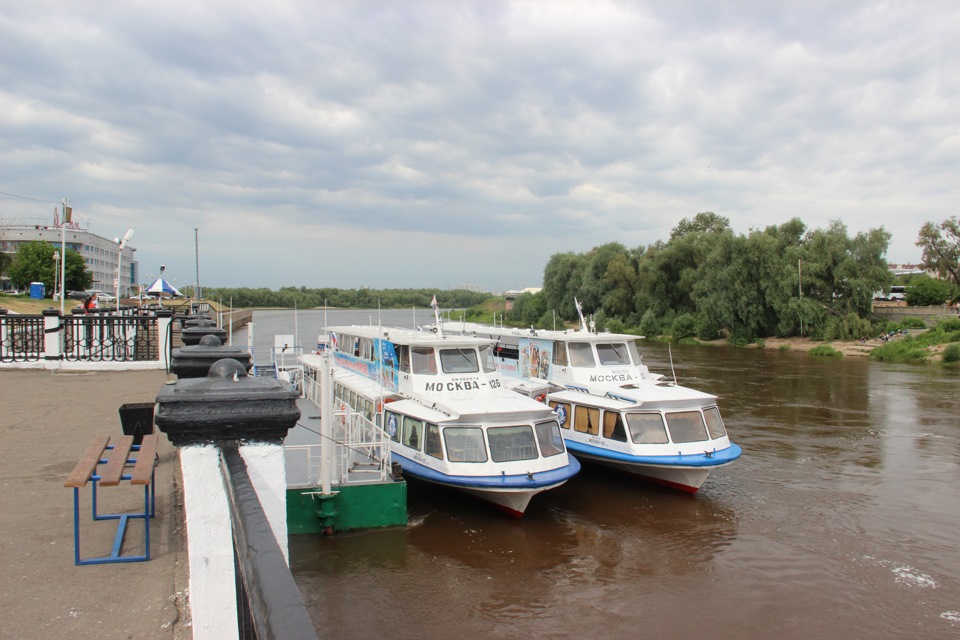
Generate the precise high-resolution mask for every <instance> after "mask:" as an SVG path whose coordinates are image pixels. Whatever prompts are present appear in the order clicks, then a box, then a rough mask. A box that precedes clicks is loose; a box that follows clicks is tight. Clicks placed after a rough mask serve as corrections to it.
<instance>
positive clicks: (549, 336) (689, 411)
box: [443, 305, 741, 493]
mask: <svg viewBox="0 0 960 640" xmlns="http://www.w3.org/2000/svg"><path fill="white" fill-rule="evenodd" d="M578 310H579V305H578ZM580 325H581V326H580V328H579V329H578V330H566V331H549V330H539V329H538V330H533V329H517V328H513V327H496V326H490V325H482V324H475V323H462V322H447V323H445V324H444V325H443V330H444V331H445V332H446V333H448V334H449V333H458V334H460V335H470V336H478V337H486V338H493V339H495V340H497V345H496V358H495V360H496V363H497V366H498V368H499V369H500V371H501V373H503V374H504V375H505V376H507V377H508V379H510V378H512V382H511V383H510V384H511V387H512V388H514V389H515V390H517V391H520V392H522V393H525V394H528V395H530V396H532V397H536V398H538V399H540V400H542V401H544V402H547V403H548V404H549V406H550V407H552V408H553V409H554V410H555V411H556V412H557V415H558V418H559V422H560V426H561V433H562V434H563V438H564V440H565V441H566V443H567V447H568V449H569V450H570V451H571V452H572V453H573V454H574V455H575V456H577V457H580V458H582V459H584V460H589V461H592V462H594V463H597V464H601V465H605V466H608V467H612V468H615V469H619V470H621V471H626V472H628V473H631V474H634V475H638V476H642V477H644V478H647V479H650V480H653V481H655V482H658V483H660V484H663V485H666V486H669V487H672V488H675V489H679V490H681V491H685V492H688V493H696V492H697V491H698V490H699V489H700V487H701V486H702V485H703V483H704V482H705V481H706V479H707V477H708V476H709V475H710V473H711V472H712V471H713V470H715V469H717V468H718V467H721V466H724V465H727V464H730V463H731V462H733V461H734V460H736V459H737V458H739V457H740V455H741V449H740V447H739V446H737V445H736V444H733V443H732V442H731V441H730V438H729V436H728V434H727V431H726V428H725V427H724V424H723V420H722V418H721V417H720V410H719V408H718V406H717V398H716V396H713V395H710V394H708V393H703V392H701V391H697V390H696V389H691V388H688V387H684V386H680V385H678V384H676V382H675V381H673V382H671V381H669V380H667V379H665V378H664V377H663V376H662V375H660V374H655V373H651V372H650V370H649V369H648V368H647V366H646V365H644V364H643V362H642V359H641V357H640V353H639V351H638V350H637V346H636V339H637V336H632V335H628V334H616V333H597V332H596V331H591V330H589V329H588V328H587V324H586V322H585V321H584V318H583V315H582V314H581V315H580Z"/></svg>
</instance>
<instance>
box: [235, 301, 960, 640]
mask: <svg viewBox="0 0 960 640" xmlns="http://www.w3.org/2000/svg"><path fill="white" fill-rule="evenodd" d="M292 319H293V314H292V313H290V312H258V313H257V314H256V315H255V316H254V320H255V322H256V330H255V336H256V343H257V344H264V345H266V344H269V343H271V342H272V336H273V334H275V333H293V328H292V326H291V323H292ZM377 321H378V312H377V311H375V310H374V311H371V312H367V311H364V312H330V313H329V314H328V322H329V323H330V324H348V323H362V324H367V323H368V322H373V323H376V322H377ZM380 321H381V322H382V324H384V325H385V326H388V325H394V326H400V325H402V326H407V327H409V326H411V324H412V322H413V312H412V311H407V312H405V313H403V312H395V311H394V312H389V313H388V312H384V313H383V315H382V316H381V319H380ZM430 321H432V316H431V314H430V313H429V312H422V311H421V312H418V315H417V322H420V323H421V324H422V323H425V322H430ZM296 324H297V326H298V329H299V331H298V333H299V335H300V336H301V340H302V342H303V344H304V345H305V346H307V345H310V344H311V343H312V341H313V340H314V339H315V336H316V334H317V333H319V332H320V330H321V329H322V327H323V312H301V313H299V314H297V323H296ZM238 337H239V339H241V340H245V338H243V337H242V334H241V335H240V336H235V337H234V339H235V343H236V340H237V339H238ZM641 351H642V352H643V354H644V357H645V362H646V363H647V364H648V365H650V367H651V369H652V370H654V371H658V372H662V373H668V372H669V371H670V364H669V356H668V353H667V347H666V345H663V344H659V343H653V342H641ZM672 352H673V353H672V355H673V362H674V366H675V369H676V375H677V378H678V381H679V382H680V383H681V384H685V385H688V386H692V387H695V388H698V389H701V390H703V391H707V392H709V393H713V394H716V395H717V396H719V398H720V408H721V412H722V413H723V416H724V419H725V423H726V426H727V430H728V431H729V433H730V436H731V438H732V439H733V440H734V441H735V442H737V443H738V444H739V445H740V446H742V447H743V451H744V453H743V456H742V458H740V460H738V461H737V462H735V463H734V464H732V465H730V466H728V467H725V468H722V469H720V470H718V471H715V472H714V473H713V474H712V475H711V476H710V478H709V479H708V480H707V482H706V484H705V485H704V487H703V488H702V489H701V490H700V492H699V493H698V494H697V495H696V496H689V495H686V494H681V493H677V492H673V491H670V490H668V489H664V488H660V487H657V486H654V485H648V484H644V483H642V482H641V481H637V480H633V479H631V478H627V477H624V476H621V475H617V474H615V473H610V472H606V471H603V470H599V469H596V468H591V467H590V466H589V465H584V469H583V471H582V472H581V473H580V474H579V475H578V476H577V477H575V478H574V479H572V480H571V481H569V482H568V483H567V484H566V485H564V486H562V487H560V488H558V489H555V490H552V491H548V492H545V493H542V494H540V495H539V496H537V497H536V498H534V500H533V502H532V503H531V505H530V508H529V510H528V511H527V513H526V515H525V516H524V518H523V519H522V520H520V521H517V520H514V519H512V518H509V517H507V516H504V515H501V514H500V513H499V512H497V511H496V510H494V509H492V508H490V507H488V506H486V505H485V504H483V503H480V502H477V501H475V500H472V499H469V498H467V497H465V496H462V495H461V494H459V493H454V492H450V491H445V490H440V489H436V488H432V487H431V486H429V485H424V484H419V483H411V484H410V486H409V487H408V493H409V510H410V524H409V526H407V527H406V528H403V529H394V530H388V531H374V532H367V533H359V534H354V535H344V536H335V537H331V538H323V537H321V536H292V538H291V540H290V555H291V565H292V568H293V571H294V575H295V577H296V580H297V584H298V585H299V587H300V590H301V592H302V594H303V596H304V600H305V602H306V603H307V606H308V609H309V610H310V614H311V616H312V618H313V620H314V622H315V623H316V625H317V628H318V629H319V630H320V634H321V637H330V638H333V637H336V638H369V637H374V636H383V637H391V638H422V639H429V638H454V637H462V638H531V637H544V638H560V637H580V638H583V637H610V638H628V637H631V638H632V637H644V638H783V639H790V638H825V639H830V638H837V639H844V640H847V639H849V638H905V637H919V638H958V637H960V544H958V537H960V496H958V487H960V421H958V412H960V384H958V383H960V372H957V371H955V370H952V371H951V370H944V369H942V368H941V367H939V366H929V367H927V366H912V365H891V364H881V363H875V362H870V361H868V360H867V359H859V358H843V359H832V358H817V357H811V356H808V355H806V354H800V353H787V352H779V351H772V350H755V349H736V348H725V347H688V346H682V347H677V346H675V347H673V350H672Z"/></svg>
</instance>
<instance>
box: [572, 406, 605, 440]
mask: <svg viewBox="0 0 960 640" xmlns="http://www.w3.org/2000/svg"><path fill="white" fill-rule="evenodd" d="M576 412H577V413H576V415H574V420H573V429H574V431H579V432H580V433H589V434H590V435H592V436H595V435H597V434H598V433H599V431H600V409H597V408H596V407H583V406H579V405H578V406H577V408H576Z"/></svg>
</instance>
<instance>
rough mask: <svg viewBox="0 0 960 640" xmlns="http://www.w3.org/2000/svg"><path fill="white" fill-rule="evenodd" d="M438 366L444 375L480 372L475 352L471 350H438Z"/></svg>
mask: <svg viewBox="0 0 960 640" xmlns="http://www.w3.org/2000/svg"><path fill="white" fill-rule="evenodd" d="M440 366H441V367H442V368H443V372H444V373H476V372H478V371H480V365H479V364H478V363H477V352H476V351H474V350H473V349H472V348H469V347H467V348H459V349H440Z"/></svg>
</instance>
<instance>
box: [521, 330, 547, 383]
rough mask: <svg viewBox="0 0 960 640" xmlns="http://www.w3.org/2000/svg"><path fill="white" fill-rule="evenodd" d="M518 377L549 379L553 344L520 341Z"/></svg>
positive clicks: (541, 341)
mask: <svg viewBox="0 0 960 640" xmlns="http://www.w3.org/2000/svg"><path fill="white" fill-rule="evenodd" d="M519 346H520V377H521V378H540V379H541V380H549V379H550V363H551V362H553V343H552V342H551V341H549V340H535V339H532V338H521V339H520V345H519Z"/></svg>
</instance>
